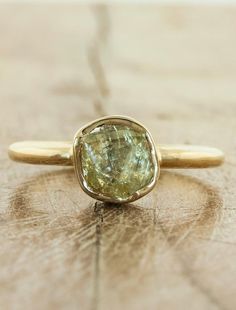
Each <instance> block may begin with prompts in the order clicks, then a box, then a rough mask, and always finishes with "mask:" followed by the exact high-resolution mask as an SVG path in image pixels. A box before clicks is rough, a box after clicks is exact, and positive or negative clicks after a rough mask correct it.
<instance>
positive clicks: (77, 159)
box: [73, 115, 160, 203]
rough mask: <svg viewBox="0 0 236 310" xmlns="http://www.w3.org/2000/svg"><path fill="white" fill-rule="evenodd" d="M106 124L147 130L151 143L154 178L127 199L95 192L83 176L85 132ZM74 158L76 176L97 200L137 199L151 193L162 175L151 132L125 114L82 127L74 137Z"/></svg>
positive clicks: (83, 187) (105, 118)
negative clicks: (82, 153)
mask: <svg viewBox="0 0 236 310" xmlns="http://www.w3.org/2000/svg"><path fill="white" fill-rule="evenodd" d="M104 124H121V125H126V126H129V127H131V128H135V129H136V130H140V131H142V132H143V131H145V134H146V138H147V141H148V143H149V145H150V152H151V158H152V162H153V165H154V175H153V179H152V181H151V182H150V184H148V185H147V186H145V187H144V188H142V189H140V190H138V191H136V192H135V193H134V194H133V195H131V196H130V197H128V198H127V199H116V198H110V197H107V196H104V195H102V194H100V193H96V192H94V191H93V190H91V189H90V188H89V186H88V185H87V182H86V180H85V179H84V176H83V171H82V164H81V148H82V143H80V141H81V138H82V137H83V136H84V134H88V133H89V132H91V131H92V130H93V129H95V128H96V127H98V126H102V125H104ZM73 160H74V168H75V173H76V176H77V178H78V180H79V183H80V185H81V188H82V189H83V191H84V192H85V193H87V194H88V195H89V196H91V197H93V198H95V199H97V200H101V201H104V202H111V203H127V202H132V201H135V200H137V199H139V198H141V197H143V196H144V195H146V194H147V193H149V192H150V191H151V190H152V189H153V187H154V186H155V184H156V182H157V180H158V178H159V175H160V160H159V158H158V153H157V150H156V147H155V144H154V141H153V138H152V136H151V134H150V132H149V131H148V130H147V129H146V128H145V127H144V126H143V125H142V124H140V123H139V122H137V121H136V120H134V119H132V118H129V117H124V116H116V115H114V116H109V117H103V118H100V119H98V120H95V121H93V122H91V123H89V124H88V125H86V126H84V127H82V128H81V129H80V130H79V131H78V132H77V133H76V135H75V138H74V143H73Z"/></svg>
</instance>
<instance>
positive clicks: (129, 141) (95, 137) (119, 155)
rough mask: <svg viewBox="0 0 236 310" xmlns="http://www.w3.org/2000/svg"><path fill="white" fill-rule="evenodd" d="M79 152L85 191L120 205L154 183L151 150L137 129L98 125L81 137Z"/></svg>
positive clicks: (144, 134)
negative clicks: (119, 202) (117, 202)
mask: <svg viewBox="0 0 236 310" xmlns="http://www.w3.org/2000/svg"><path fill="white" fill-rule="evenodd" d="M80 148H81V149H80V161H81V162H80V164H81V172H82V177H83V180H84V182H83V183H85V184H86V189H87V190H88V191H91V192H93V193H95V194H99V195H102V196H104V197H107V198H108V199H112V200H116V201H121V202H122V201H126V200H128V199H130V197H132V196H133V195H134V194H135V193H137V192H138V191H140V190H141V189H145V188H147V187H148V186H149V185H150V184H151V183H152V182H153V180H154V177H155V162H154V160H153V155H152V149H153V146H152V144H151V142H150V140H149V139H148V138H147V131H146V129H144V128H143V127H141V126H140V128H136V127H135V126H129V125H124V124H117V123H114V124H111V123H108V124H106V123H105V124H102V125H99V126H97V127H95V128H94V129H92V130H91V131H90V132H87V133H85V134H84V135H83V136H82V138H81V140H80Z"/></svg>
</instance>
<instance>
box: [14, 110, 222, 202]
mask: <svg viewBox="0 0 236 310" xmlns="http://www.w3.org/2000/svg"><path fill="white" fill-rule="evenodd" d="M9 156H10V158H11V159H12V160H15V161H18V162H24V163H30V164H42V165H61V166H74V169H75V173H76V175H77V178H78V180H79V183H80V185H81V187H82V189H83V190H84V191H85V192H86V193H87V194H88V195H89V196H91V197H93V198H95V199H97V200H101V201H104V202H112V203H126V202H131V201H135V200H137V199H139V198H141V197H143V196H144V195H146V194H147V193H149V192H150V191H151V190H152V189H153V188H154V186H155V185H156V183H157V181H158V178H159V176H160V168H207V167H214V166H219V165H221V164H222V163H223V161H224V154H223V153H222V151H220V150H218V149H216V148H210V147H202V146H190V145H163V144H160V145H155V144H154V141H153V138H152V136H151V134H150V132H149V131H148V130H147V129H146V128H145V127H144V126H143V125H142V124H140V123H139V122H137V121H136V120H134V119H131V118H128V117H125V116H109V117H104V118H100V119H98V120H95V121H93V122H92V123H90V124H88V125H86V126H85V127H83V128H82V129H80V130H79V131H78V132H77V133H76V135H75V138H74V140H73V142H53V141H50V142H49V141H47V142H46V141H24V142H17V143H14V144H12V145H10V147H9Z"/></svg>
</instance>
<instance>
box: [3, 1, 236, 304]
mask: <svg viewBox="0 0 236 310" xmlns="http://www.w3.org/2000/svg"><path fill="white" fill-rule="evenodd" d="M235 31H236V9H234V8H227V7H206V6H204V7H198V6H195V7H190V6H189V7H159V6H123V7H122V6H111V7H109V6H103V5H100V6H92V7H88V6H79V5H46V4H44V5H43V4H42V5H3V4H1V7H0V38H1V40H0V55H1V57H0V85H1V86H0V108H1V113H0V124H1V125H0V126H1V131H0V140H1V145H0V169H1V176H0V182H1V199H0V211H1V214H0V242H1V247H0V308H1V309H14V310H15V309H36V310H37V309H83V310H87V309H88V310H90V309H91V310H100V309H105V310H106V309H107V310H110V309H113V310H116V309H123V310H126V309H129V310H133V309H135V310H136V309H137V310H138V309H142V310H143V309H165V310H166V309H167V310H169V309H170V310H172V309H174V310H177V309H191V310H192V309H196V310H199V309H203V310H205V309H206V310H211V309H228V310H231V309H232V310H234V309H235V307H236V295H235V290H236V264H235V257H236V212H235V210H236V209H235V203H236V194H235V185H236V182H235V181H236V177H235V175H236V160H235V155H236V140H235V132H236V122H235V115H236V92H235V83H236V61H235V55H236V36H235ZM109 114H124V115H127V116H131V117H134V118H136V119H138V120H140V121H141V122H143V123H144V124H145V125H146V126H147V127H148V128H149V129H150V131H151V132H152V133H153V135H154V138H155V140H156V141H157V143H187V144H188V143H191V144H203V145H209V146H215V147H218V148H221V149H223V150H224V151H225V153H226V163H225V165H224V166H223V167H222V168H216V169H206V170H201V171H198V170H178V171H177V172H175V171H170V172H165V171H163V172H162V175H161V178H160V181H159V183H158V185H157V187H156V188H155V189H154V190H153V192H151V193H150V194H149V195H148V196H146V197H144V198H143V199H141V200H140V201H138V202H137V203H133V204H130V205H124V206H122V207H116V206H108V205H104V204H102V203H98V202H95V201H94V200H92V199H91V198H89V197H88V196H86V195H85V194H84V193H83V192H82V191H81V190H80V188H79V186H78V184H77V181H76V179H75V176H74V173H73V171H72V170H70V169H69V168H65V169H61V168H55V167H37V166H31V165H21V164H16V163H13V162H10V160H9V159H8V157H7V148H8V145H9V144H10V143H12V142H15V141H17V140H37V139H38V140H44V139H48V140H51V139H52V140H59V141H60V140H67V139H70V138H71V139H72V137H73V135H74V133H75V132H76V131H77V129H78V128H79V127H81V126H82V125H84V124H86V123H87V122H89V121H92V120H93V119H95V118H97V117H100V116H103V115H109Z"/></svg>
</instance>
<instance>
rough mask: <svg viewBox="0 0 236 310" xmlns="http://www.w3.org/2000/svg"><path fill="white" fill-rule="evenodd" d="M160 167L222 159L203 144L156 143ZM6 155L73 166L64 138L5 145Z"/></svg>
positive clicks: (190, 165) (207, 164) (193, 165)
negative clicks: (57, 140)
mask: <svg viewBox="0 0 236 310" xmlns="http://www.w3.org/2000/svg"><path fill="white" fill-rule="evenodd" d="M157 149H158V153H159V158H160V165H161V167H162V168H208V167H215V166H219V165H221V164H222V163H223V161H224V154H223V153H222V151H220V150H218V149H216V148H211V147H203V146H191V145H167V144H160V145H158V146H157ZM8 153H9V157H10V158H11V159H12V160H14V161H18V162H23V163H29V164H37V165H58V166H73V151H72V143H71V142H68V141H62V142H55V141H23V142H17V143H14V144H12V145H10V147H9V152H8Z"/></svg>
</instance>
